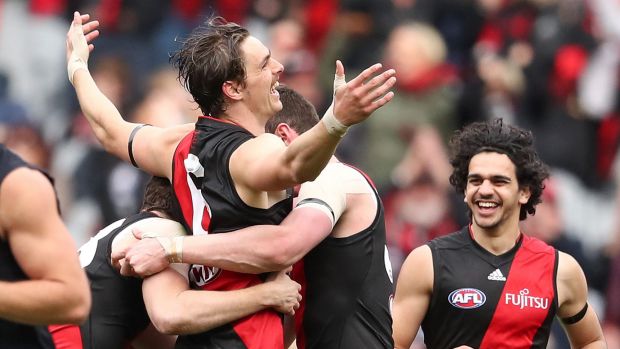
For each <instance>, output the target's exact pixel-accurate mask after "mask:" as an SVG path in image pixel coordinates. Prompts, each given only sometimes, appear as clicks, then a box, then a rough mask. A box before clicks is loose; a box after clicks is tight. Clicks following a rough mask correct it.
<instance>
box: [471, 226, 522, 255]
mask: <svg viewBox="0 0 620 349" xmlns="http://www.w3.org/2000/svg"><path fill="white" fill-rule="evenodd" d="M470 229H471V233H472V235H473V238H474V240H476V242H477V243H478V244H479V245H480V246H482V247H483V248H484V249H485V250H487V251H489V252H491V253H493V254H494V255H501V254H504V253H506V252H508V251H510V249H512V248H513V247H514V246H515V245H516V244H517V241H518V240H519V236H520V235H521V232H520V231H519V225H518V224H514V225H510V226H509V227H503V228H502V227H497V228H494V229H486V228H482V227H480V226H478V225H476V223H475V222H473V223H472V224H471V226H470Z"/></svg>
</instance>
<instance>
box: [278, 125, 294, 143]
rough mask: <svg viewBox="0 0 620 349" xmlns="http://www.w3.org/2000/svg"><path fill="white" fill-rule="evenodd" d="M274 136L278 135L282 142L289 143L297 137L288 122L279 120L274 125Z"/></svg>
mask: <svg viewBox="0 0 620 349" xmlns="http://www.w3.org/2000/svg"><path fill="white" fill-rule="evenodd" d="M273 133H274V134H275V135H276V136H278V137H280V139H282V141H283V142H284V144H286V145H289V144H291V142H292V141H293V139H295V138H296V137H297V132H295V130H293V129H292V128H291V127H290V126H289V125H288V124H286V123H284V122H281V123H279V124H278V126H276V130H275V131H274V132H273Z"/></svg>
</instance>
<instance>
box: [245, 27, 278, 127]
mask: <svg viewBox="0 0 620 349" xmlns="http://www.w3.org/2000/svg"><path fill="white" fill-rule="evenodd" d="M241 50H242V52H243V57H244V59H245V70H246V74H247V79H246V85H245V88H244V89H243V100H244V102H245V104H246V106H247V107H248V108H249V109H250V111H251V112H252V113H253V114H254V115H256V116H258V117H260V118H261V119H263V120H264V121H265V122H267V120H268V119H269V118H270V117H272V116H273V115H275V113H277V112H278V111H280V110H281V109H282V102H280V94H279V93H278V91H276V86H277V85H278V79H279V78H280V73H282V71H283V70H284V67H283V66H282V64H280V62H278V61H276V60H275V59H274V58H273V57H271V52H270V51H269V49H268V48H267V47H265V45H263V43H262V42H260V40H258V39H257V38H255V37H253V36H250V37H248V38H247V39H245V40H244V41H243V43H242V44H241Z"/></svg>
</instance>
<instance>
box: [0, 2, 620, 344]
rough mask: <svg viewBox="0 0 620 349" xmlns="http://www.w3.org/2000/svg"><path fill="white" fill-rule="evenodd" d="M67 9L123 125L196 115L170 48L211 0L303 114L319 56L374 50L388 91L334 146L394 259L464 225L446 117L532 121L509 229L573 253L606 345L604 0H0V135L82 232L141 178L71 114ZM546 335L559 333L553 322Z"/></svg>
mask: <svg viewBox="0 0 620 349" xmlns="http://www.w3.org/2000/svg"><path fill="white" fill-rule="evenodd" d="M76 9H77V10H80V11H81V12H83V13H84V12H87V13H90V14H91V15H92V16H93V18H96V19H98V20H100V22H101V36H100V38H99V39H97V41H96V42H95V46H96V49H95V53H94V54H93V56H92V59H91V63H90V70H91V72H92V73H93V76H94V78H95V79H96V81H97V83H98V85H99V86H100V87H101V89H102V90H103V91H104V93H105V94H106V95H107V96H108V97H109V98H110V99H112V101H113V102H114V103H115V104H116V105H117V107H119V109H120V110H121V111H122V114H123V115H124V116H125V117H126V118H127V119H129V120H132V121H135V122H145V123H150V124H154V125H159V126H166V125H171V124H175V123H181V122H189V121H192V120H193V119H194V118H195V117H196V115H198V110H197V109H196V108H195V106H194V105H192V103H191V102H190V96H189V95H188V94H187V93H186V92H185V91H183V89H182V88H180V86H179V84H178V82H177V81H176V75H175V73H174V71H173V70H171V68H170V66H169V64H168V54H169V52H171V51H173V50H174V49H175V47H177V45H178V40H182V38H183V37H184V36H185V35H187V33H189V32H190V31H191V30H192V29H193V28H195V27H196V26H198V25H199V24H200V23H201V21H203V20H204V19H205V18H206V16H208V15H209V14H211V13H217V14H220V15H222V16H224V17H225V18H227V19H228V20H231V21H235V22H238V23H240V24H243V25H244V26H246V27H248V28H249V29H250V31H251V32H252V33H253V35H255V36H257V37H258V38H259V39H261V40H262V41H263V42H264V43H266V45H267V46H268V47H270V48H271V50H272V54H273V56H274V57H275V58H276V59H278V60H279V61H280V62H282V64H283V65H284V66H285V71H284V74H283V75H282V77H281V82H283V83H285V84H288V85H289V86H292V87H293V88H295V89H296V90H298V91H300V92H301V93H302V94H303V95H304V96H305V97H307V98H308V99H310V100H311V101H312V102H313V104H314V105H315V106H317V109H318V110H319V113H321V112H322V111H323V110H324V109H325V107H326V105H327V104H328V103H329V102H330V96H331V81H332V77H333V75H332V74H333V71H334V61H335V59H341V60H342V61H343V63H344V65H345V69H346V71H347V75H348V76H349V77H352V76H354V75H355V74H356V73H357V72H359V71H360V70H361V69H363V68H365V67H366V66H368V65H370V64H372V63H374V62H377V61H380V62H382V63H384V65H388V66H391V67H394V68H396V70H397V77H398V84H397V87H395V89H394V90H395V93H396V97H395V99H394V100H393V101H392V102H391V103H390V104H389V105H388V106H386V107H384V108H382V109H380V110H379V111H377V112H376V113H375V115H374V116H373V117H372V118H371V119H370V120H369V121H368V122H366V123H365V124H364V125H360V126H356V127H354V128H353V129H352V130H351V131H350V132H349V135H347V137H346V140H345V142H344V143H343V144H342V145H341V147H340V148H339V150H338V153H339V155H340V157H341V159H343V160H346V161H348V162H351V163H352V164H354V165H356V166H358V167H360V168H362V169H364V170H365V171H367V172H368V173H369V174H370V175H371V176H372V177H373V179H374V180H375V182H376V185H377V187H378V188H379V190H380V192H381V194H382V197H383V199H384V202H385V204H386V209H387V212H386V219H387V221H386V222H387V228H388V235H389V236H388V240H389V242H390V246H389V247H390V252H391V255H392V263H393V264H394V267H395V272H398V270H399V266H400V263H401V262H402V259H403V258H404V256H406V254H407V253H408V252H409V251H411V250H412V249H413V248H415V247H417V246H419V245H420V244H423V243H424V242H425V241H427V240H428V239H430V238H433V237H436V236H440V235H443V234H445V233H448V232H451V231H453V230H455V229H457V228H458V227H459V226H460V225H462V224H464V223H466V222H467V216H466V212H465V208H464V205H463V204H462V200H461V198H460V197H459V196H458V195H456V193H454V191H453V189H452V188H451V187H450V185H449V183H448V182H447V178H448V175H449V173H450V166H449V163H448V162H447V156H448V155H447V148H446V145H447V141H448V139H449V136H450V134H451V133H452V131H454V130H455V129H458V128H459V127H461V126H462V125H465V124H467V123H469V122H472V121H478V120H488V119H492V118H497V117H501V118H503V119H504V120H505V122H509V123H513V124H517V125H520V126H523V127H526V128H528V129H530V130H532V132H534V134H535V136H536V146H537V149H538V151H539V153H540V155H541V156H542V158H543V159H544V160H545V161H546V162H547V163H548V164H549V165H550V166H551V168H552V179H551V181H550V182H549V183H548V189H547V190H546V192H545V194H544V199H545V202H544V203H543V204H541V206H540V207H539V209H538V211H537V214H536V216H535V217H533V218H530V219H528V221H527V224H526V225H525V226H524V227H523V229H524V231H525V232H527V233H530V234H532V235H535V236H537V237H539V238H541V239H543V240H545V241H548V242H549V243H551V244H553V245H554V246H556V247H557V248H559V249H560V250H563V251H565V252H568V253H570V254H572V255H573V256H574V257H576V258H577V260H578V261H579V262H580V263H581V265H582V266H583V268H584V271H585V272H586V276H587V278H588V282H589V286H590V289H591V290H590V295H591V298H592V299H591V302H592V303H593V304H594V305H595V307H596V309H597V311H598V313H599V316H601V319H602V321H603V322H604V326H605V330H606V336H607V339H608V341H609V347H610V348H620V344H619V343H620V339H619V338H620V301H619V299H620V202H619V198H620V190H619V189H618V181H620V157H619V156H618V151H617V150H618V146H619V140H620V104H619V102H618V94H619V91H620V89H619V87H618V77H619V63H620V1H618V0H588V1H584V0H342V1H334V0H305V1H304V0H291V1H283V0H213V1H208V0H157V1H155V0H30V1H28V0H0V140H1V141H2V142H3V143H5V144H7V145H8V146H9V147H10V148H12V149H14V150H16V151H17V152H18V153H20V154H22V156H24V157H25V158H27V159H28V160H30V161H32V162H34V163H37V164H39V165H40V166H41V167H43V168H46V169H48V170H49V171H50V172H51V173H52V174H53V175H54V177H55V178H56V185H57V190H58V192H59V197H60V200H61V206H62V210H63V215H64V218H65V220H66V222H67V224H68V226H69V227H70V230H71V232H72V234H73V235H74V237H75V239H76V240H77V242H78V244H81V243H83V242H85V241H86V240H87V239H88V238H89V237H90V236H92V235H93V233H95V232H96V231H97V230H98V229H99V228H100V227H103V226H105V225H107V224H108V223H110V222H112V221H114V220H116V219H117V218H120V217H124V216H126V215H128V214H130V213H133V212H135V211H136V210H137V208H138V207H139V203H140V199H141V196H142V186H143V184H144V182H145V180H146V176H145V175H144V174H142V173H140V172H139V171H137V170H135V169H133V168H132V167H130V166H128V165H126V164H124V163H121V162H120V161H119V160H117V159H115V158H113V157H111V156H109V155H107V154H106V153H105V152H103V150H102V149H101V148H100V147H99V145H98V144H97V142H96V141H95V140H94V138H93V135H92V134H91V132H90V129H89V127H88V125H87V123H86V121H85V119H84V118H83V116H82V115H81V114H80V110H79V106H78V105H77V102H76V99H75V96H74V93H73V91H72V89H71V88H70V86H69V83H68V80H67V76H66V68H65V43H64V41H65V35H66V31H67V29H68V25H69V21H70V18H71V17H72V15H71V14H72V11H73V10H76ZM175 39H177V41H175ZM414 345H415V346H416V347H423V346H421V344H420V343H416V344H414ZM550 347H554V348H558V349H560V348H568V346H567V344H566V343H565V342H563V339H562V338H561V336H556V337H555V338H554V340H553V341H552V343H551V344H550Z"/></svg>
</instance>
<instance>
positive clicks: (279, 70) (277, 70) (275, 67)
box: [272, 58, 284, 75]
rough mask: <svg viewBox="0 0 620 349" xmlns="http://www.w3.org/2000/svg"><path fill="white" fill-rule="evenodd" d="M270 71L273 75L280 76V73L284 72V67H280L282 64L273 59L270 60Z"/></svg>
mask: <svg viewBox="0 0 620 349" xmlns="http://www.w3.org/2000/svg"><path fill="white" fill-rule="evenodd" d="M272 61H273V63H272V67H273V68H272V71H273V72H274V74H277V75H280V74H282V72H284V66H283V65H282V63H280V62H278V60H276V59H273V58H272Z"/></svg>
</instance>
